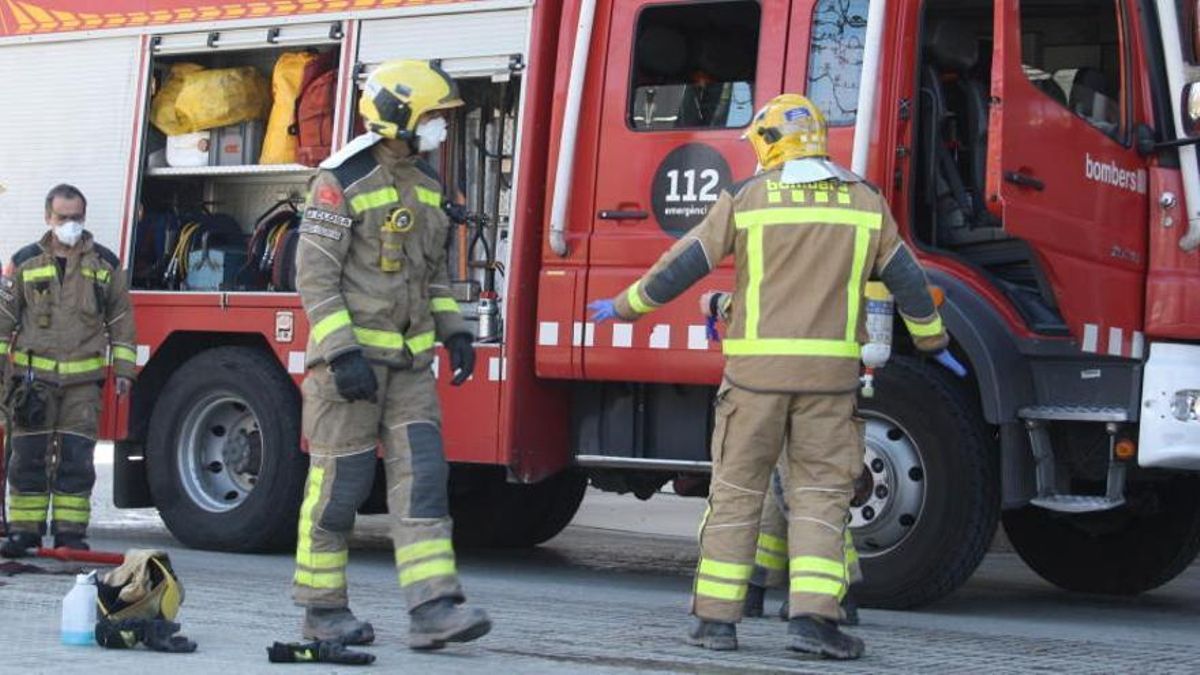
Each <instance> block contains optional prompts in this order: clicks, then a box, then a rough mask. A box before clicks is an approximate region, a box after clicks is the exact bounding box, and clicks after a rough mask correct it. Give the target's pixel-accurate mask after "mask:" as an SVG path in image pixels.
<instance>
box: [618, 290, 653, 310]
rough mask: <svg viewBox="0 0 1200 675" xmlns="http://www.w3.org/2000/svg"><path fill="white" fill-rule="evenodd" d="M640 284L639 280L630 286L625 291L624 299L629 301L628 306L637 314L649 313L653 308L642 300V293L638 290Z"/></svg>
mask: <svg viewBox="0 0 1200 675" xmlns="http://www.w3.org/2000/svg"><path fill="white" fill-rule="evenodd" d="M641 285H642V284H641V282H638V283H636V284H634V285H632V286H630V287H629V290H627V291H625V299H626V300H628V301H629V306H630V307H632V308H633V311H635V312H637V313H638V314H649V313H650V312H653V311H654V308H653V307H651V306H650V305H647V304H646V303H645V302H642V294H641V293H639V292H638V287H640V286H641Z"/></svg>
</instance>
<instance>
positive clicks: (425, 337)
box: [408, 331, 437, 355]
mask: <svg viewBox="0 0 1200 675" xmlns="http://www.w3.org/2000/svg"><path fill="white" fill-rule="evenodd" d="M436 341H437V336H436V335H434V333H433V331H429V332H428V333H421V334H420V335H414V336H412V337H410V338H408V351H410V352H412V353H413V354H414V355H416V354H420V353H421V352H427V351H429V350H430V349H433V343H434V342H436Z"/></svg>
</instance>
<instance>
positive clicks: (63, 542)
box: [54, 532, 92, 551]
mask: <svg viewBox="0 0 1200 675" xmlns="http://www.w3.org/2000/svg"><path fill="white" fill-rule="evenodd" d="M54 548H69V549H72V550H75V551H90V550H92V549H91V547H90V546H88V545H87V542H86V541H84V535H82V534H79V533H78V532H63V533H61V534H56V535H54Z"/></svg>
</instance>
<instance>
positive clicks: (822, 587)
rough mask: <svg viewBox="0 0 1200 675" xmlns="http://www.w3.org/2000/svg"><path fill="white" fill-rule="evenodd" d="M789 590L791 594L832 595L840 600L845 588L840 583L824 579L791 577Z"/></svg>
mask: <svg viewBox="0 0 1200 675" xmlns="http://www.w3.org/2000/svg"><path fill="white" fill-rule="evenodd" d="M790 589H791V591H792V592H793V593H816V594H818V595H832V596H833V597H835V598H839V599H840V598H841V597H842V593H843V592H844V589H845V586H844V585H843V584H842V582H840V581H835V580H833V579H826V578H825V577H792V582H791V584H790Z"/></svg>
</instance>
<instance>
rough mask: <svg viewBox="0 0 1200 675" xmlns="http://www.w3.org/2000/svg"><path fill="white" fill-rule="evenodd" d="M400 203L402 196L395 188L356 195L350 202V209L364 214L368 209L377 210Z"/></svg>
mask: <svg viewBox="0 0 1200 675" xmlns="http://www.w3.org/2000/svg"><path fill="white" fill-rule="evenodd" d="M398 201H400V194H399V193H398V192H396V188H394V187H391V186H389V187H385V188H379V189H378V190H375V191H373V192H366V193H364V194H361V195H355V196H354V198H353V199H351V200H350V208H352V209H354V211H355V212H356V213H362V212H363V211H366V210H368V209H377V208H379V207H381V206H389V205H391V204H395V203H396V202H398Z"/></svg>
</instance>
